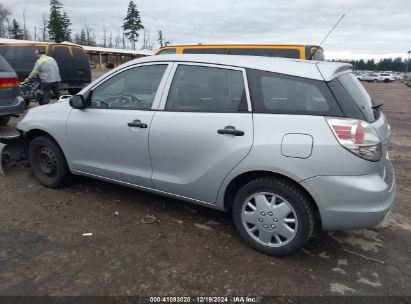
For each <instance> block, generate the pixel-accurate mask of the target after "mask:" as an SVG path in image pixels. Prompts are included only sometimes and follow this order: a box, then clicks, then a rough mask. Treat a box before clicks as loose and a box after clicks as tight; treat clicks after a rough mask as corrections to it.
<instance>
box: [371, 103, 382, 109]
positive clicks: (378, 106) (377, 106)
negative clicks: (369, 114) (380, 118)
mask: <svg viewBox="0 0 411 304" xmlns="http://www.w3.org/2000/svg"><path fill="white" fill-rule="evenodd" d="M383 105H384V104H383V103H379V104H377V105H374V106H372V107H371V109H373V110H379V109H380V108H381V107H382V106H383Z"/></svg>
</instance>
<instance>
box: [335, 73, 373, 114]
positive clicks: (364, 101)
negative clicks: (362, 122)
mask: <svg viewBox="0 0 411 304" xmlns="http://www.w3.org/2000/svg"><path fill="white" fill-rule="evenodd" d="M338 81H339V82H340V83H341V84H342V86H343V87H344V88H345V90H346V91H347V92H348V94H349V95H350V96H351V98H352V99H353V101H354V102H355V103H356V105H357V106H358V108H359V109H360V110H361V112H362V114H363V115H364V117H365V119H366V120H367V121H368V122H373V121H375V120H376V119H377V115H376V113H375V112H377V111H374V109H373V108H372V106H373V103H372V100H371V97H370V95H368V92H367V90H366V89H365V88H364V87H363V85H362V84H361V82H359V81H358V79H357V78H356V77H355V76H354V75H353V74H352V73H348V74H344V75H341V76H340V77H338Z"/></svg>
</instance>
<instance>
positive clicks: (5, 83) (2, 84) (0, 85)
mask: <svg viewBox="0 0 411 304" xmlns="http://www.w3.org/2000/svg"><path fill="white" fill-rule="evenodd" d="M19 86H20V84H19V80H18V79H17V78H0V89H8V88H18V87H19Z"/></svg>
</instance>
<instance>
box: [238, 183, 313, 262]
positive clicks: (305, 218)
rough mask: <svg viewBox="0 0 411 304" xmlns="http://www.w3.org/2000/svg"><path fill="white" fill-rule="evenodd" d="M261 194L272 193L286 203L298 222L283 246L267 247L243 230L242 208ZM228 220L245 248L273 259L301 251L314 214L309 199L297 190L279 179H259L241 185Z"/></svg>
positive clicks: (291, 184)
mask: <svg viewBox="0 0 411 304" xmlns="http://www.w3.org/2000/svg"><path fill="white" fill-rule="evenodd" d="M261 192H271V193H275V194H276V195H278V196H280V197H282V198H284V199H285V200H287V201H288V203H289V204H290V205H291V206H292V208H293V209H294V212H295V214H296V218H297V220H298V226H296V227H297V228H296V232H295V234H294V237H293V238H292V239H291V240H290V241H289V242H288V243H285V245H282V246H278V247H271V246H269V245H264V244H261V243H259V242H258V241H257V240H255V239H254V238H253V237H252V236H250V234H249V233H248V232H247V230H246V227H245V224H243V221H242V212H243V206H244V205H245V204H247V202H248V199H249V198H250V197H251V196H253V195H254V194H256V193H261ZM232 216H233V220H234V224H235V226H236V228H237V231H238V232H239V234H240V236H241V238H242V239H243V241H244V242H245V243H246V244H247V245H249V246H250V247H252V248H254V249H256V250H257V251H260V252H263V253H265V254H269V255H273V256H283V255H287V254H290V253H292V252H294V251H296V250H297V249H299V248H301V247H302V246H303V245H304V244H305V243H306V242H307V241H308V240H309V239H310V237H311V235H312V232H313V230H314V213H313V207H312V202H311V198H310V197H308V195H307V194H306V193H304V192H303V191H302V190H301V189H300V188H298V187H297V186H295V185H294V184H293V183H291V182H289V181H287V180H286V179H283V178H274V177H262V178H258V179H255V180H252V181H250V182H249V183H247V184H246V185H244V186H243V187H242V188H241V189H240V190H239V191H238V193H237V194H236V196H235V198H234V203H233V206H232ZM274 216H275V215H274ZM259 220H260V219H259ZM274 220H275V219H274ZM278 221H279V222H278V225H280V222H281V220H278ZM284 222H285V221H284ZM274 227H275V226H274Z"/></svg>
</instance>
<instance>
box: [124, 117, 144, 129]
mask: <svg viewBox="0 0 411 304" xmlns="http://www.w3.org/2000/svg"><path fill="white" fill-rule="evenodd" d="M127 126H129V127H131V128H141V129H146V128H147V124H145V123H142V122H141V121H140V120H138V119H136V120H134V121H133V122H129V123H128V124H127Z"/></svg>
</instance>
